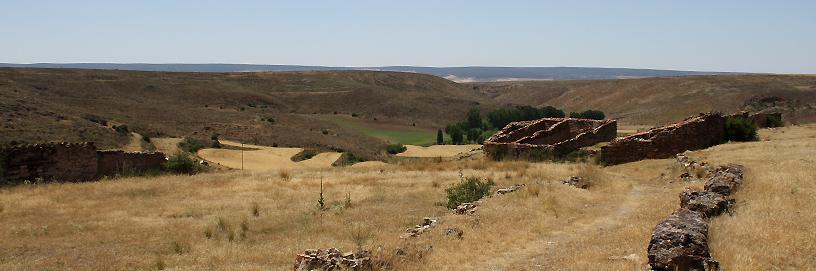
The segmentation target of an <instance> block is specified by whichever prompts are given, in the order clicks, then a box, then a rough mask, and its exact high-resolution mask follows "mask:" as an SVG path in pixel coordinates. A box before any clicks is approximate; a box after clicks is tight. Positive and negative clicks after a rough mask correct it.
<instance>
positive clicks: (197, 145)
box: [178, 137, 205, 153]
mask: <svg viewBox="0 0 816 271" xmlns="http://www.w3.org/2000/svg"><path fill="white" fill-rule="evenodd" d="M178 147H179V149H181V150H183V151H186V152H189V153H196V152H198V150H200V149H203V148H204V147H205V145H204V142H201V140H198V139H195V138H190V137H185V138H184V140H182V141H181V142H179V143H178Z"/></svg>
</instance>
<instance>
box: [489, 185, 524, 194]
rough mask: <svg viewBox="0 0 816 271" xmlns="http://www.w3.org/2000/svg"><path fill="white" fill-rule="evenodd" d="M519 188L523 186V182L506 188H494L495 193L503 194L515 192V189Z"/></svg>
mask: <svg viewBox="0 0 816 271" xmlns="http://www.w3.org/2000/svg"><path fill="white" fill-rule="evenodd" d="M521 188H524V184H517V185H513V186H511V187H508V188H502V189H499V190H496V194H499V195H504V194H507V193H512V192H516V190H519V189H521Z"/></svg>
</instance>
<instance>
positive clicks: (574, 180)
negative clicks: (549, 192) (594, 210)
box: [564, 176, 589, 189]
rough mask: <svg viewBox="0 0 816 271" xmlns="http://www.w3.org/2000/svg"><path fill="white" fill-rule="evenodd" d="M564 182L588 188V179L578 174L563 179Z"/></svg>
mask: <svg viewBox="0 0 816 271" xmlns="http://www.w3.org/2000/svg"><path fill="white" fill-rule="evenodd" d="M564 184H566V185H570V186H574V187H577V188H581V189H588V188H589V180H588V179H587V178H584V177H579V176H572V177H569V179H566V180H564Z"/></svg>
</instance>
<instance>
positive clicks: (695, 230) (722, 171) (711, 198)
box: [647, 165, 743, 271]
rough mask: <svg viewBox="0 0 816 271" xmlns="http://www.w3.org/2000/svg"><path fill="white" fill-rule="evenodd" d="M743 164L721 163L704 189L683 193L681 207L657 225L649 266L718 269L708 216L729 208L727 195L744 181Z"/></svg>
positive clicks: (658, 269) (657, 270) (659, 269)
mask: <svg viewBox="0 0 816 271" xmlns="http://www.w3.org/2000/svg"><path fill="white" fill-rule="evenodd" d="M742 177H743V168H742V167H741V166H738V165H726V166H720V167H717V168H715V169H713V170H712V171H711V174H710V176H709V177H708V180H707V181H706V185H705V189H704V190H702V191H700V190H694V189H687V190H685V191H683V192H682V193H681V194H680V208H679V209H677V211H675V212H674V213H673V214H672V215H670V216H669V217H667V218H666V219H664V220H663V221H661V222H660V223H658V224H657V226H655V229H654V232H653V233H652V237H651V240H650V241H649V247H648V248H647V256H648V258H649V267H650V270H654V271H672V270H719V264H718V263H717V261H715V260H714V259H713V258H712V257H711V254H710V252H709V249H708V230H709V227H708V219H709V218H711V217H714V216H717V215H720V214H722V213H723V212H725V211H728V210H729V208H730V207H731V205H733V203H734V201H733V200H732V199H729V198H728V196H730V195H731V193H733V192H734V191H735V190H736V189H737V188H738V187H739V185H740V184H742Z"/></svg>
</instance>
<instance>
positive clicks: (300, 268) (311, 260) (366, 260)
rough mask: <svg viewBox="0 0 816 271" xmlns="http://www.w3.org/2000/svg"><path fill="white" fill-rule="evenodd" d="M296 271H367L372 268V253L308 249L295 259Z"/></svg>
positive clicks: (333, 249)
mask: <svg viewBox="0 0 816 271" xmlns="http://www.w3.org/2000/svg"><path fill="white" fill-rule="evenodd" d="M294 267H295V269H294V270H296V271H307V270H341V269H342V270H367V269H370V268H371V253H370V252H368V251H358V252H354V253H351V252H349V253H341V252H340V251H339V250H337V249H336V248H326V249H307V250H306V251H305V252H304V253H303V254H298V255H297V256H296V257H295V266H294Z"/></svg>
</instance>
